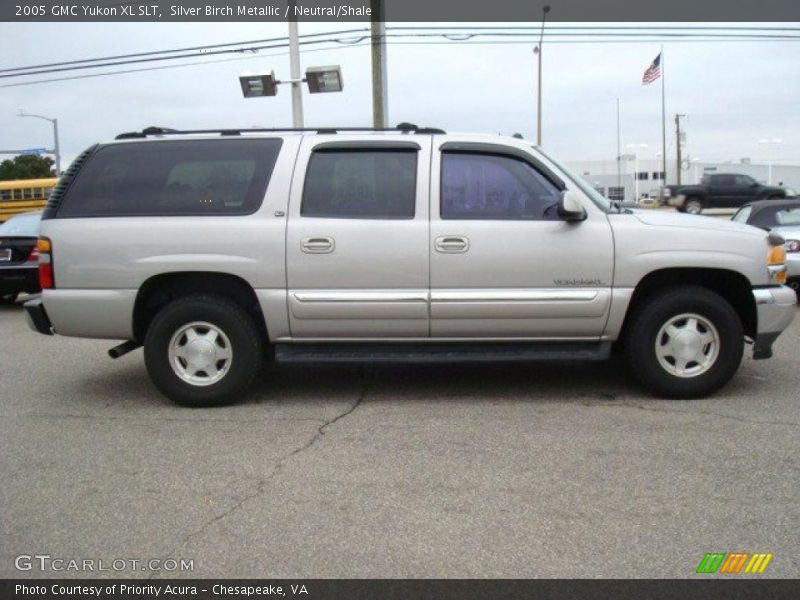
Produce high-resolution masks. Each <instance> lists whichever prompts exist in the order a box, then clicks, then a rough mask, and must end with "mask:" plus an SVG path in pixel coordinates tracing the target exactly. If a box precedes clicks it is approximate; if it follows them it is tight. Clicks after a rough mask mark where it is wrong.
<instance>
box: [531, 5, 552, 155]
mask: <svg viewBox="0 0 800 600" xmlns="http://www.w3.org/2000/svg"><path fill="white" fill-rule="evenodd" d="M549 12H550V6H549V5H548V4H545V5H544V6H543V7H542V31H541V33H540V34H539V45H538V46H536V47H535V48H534V49H533V53H534V54H535V55H536V56H537V58H538V59H539V61H538V62H539V64H538V66H539V74H538V80H539V83H538V87H537V90H536V92H537V98H536V145H537V146H541V145H542V44H543V43H544V24H545V21H547V13H549Z"/></svg>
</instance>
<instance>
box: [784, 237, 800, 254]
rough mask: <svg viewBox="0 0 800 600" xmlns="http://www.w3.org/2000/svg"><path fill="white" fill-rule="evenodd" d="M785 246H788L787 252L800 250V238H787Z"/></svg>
mask: <svg viewBox="0 0 800 600" xmlns="http://www.w3.org/2000/svg"><path fill="white" fill-rule="evenodd" d="M783 247H784V248H786V252H800V240H786V243H785V244H784V245H783Z"/></svg>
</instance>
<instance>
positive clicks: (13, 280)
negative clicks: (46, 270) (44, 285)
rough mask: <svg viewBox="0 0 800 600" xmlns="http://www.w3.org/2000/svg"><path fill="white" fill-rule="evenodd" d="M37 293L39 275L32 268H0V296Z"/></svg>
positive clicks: (34, 267)
mask: <svg viewBox="0 0 800 600" xmlns="http://www.w3.org/2000/svg"><path fill="white" fill-rule="evenodd" d="M38 291H39V273H38V270H37V267H36V265H34V266H32V267H23V266H20V267H6V266H3V267H0V294H3V295H5V294H17V293H19V292H26V293H28V294H32V293H34V292H38Z"/></svg>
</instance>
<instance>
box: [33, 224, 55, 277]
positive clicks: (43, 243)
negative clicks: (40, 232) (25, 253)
mask: <svg viewBox="0 0 800 600" xmlns="http://www.w3.org/2000/svg"><path fill="white" fill-rule="evenodd" d="M34 252H36V253H38V255H39V287H40V288H42V289H43V290H49V289H52V288H54V287H56V281H55V279H54V278H53V245H52V244H51V243H50V240H49V239H48V238H46V237H40V238H39V241H38V242H37V244H36V248H34V249H33V251H32V252H31V255H33V253H34Z"/></svg>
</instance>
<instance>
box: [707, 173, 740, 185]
mask: <svg viewBox="0 0 800 600" xmlns="http://www.w3.org/2000/svg"><path fill="white" fill-rule="evenodd" d="M735 182H736V178H735V177H734V176H733V175H714V176H713V177H712V178H711V185H734V184H735Z"/></svg>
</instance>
